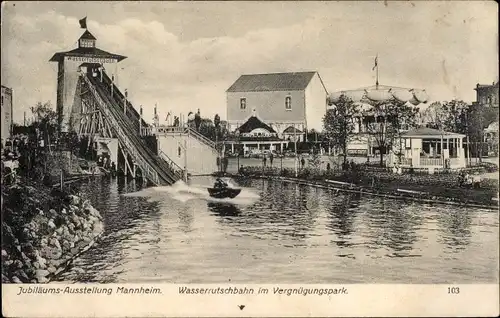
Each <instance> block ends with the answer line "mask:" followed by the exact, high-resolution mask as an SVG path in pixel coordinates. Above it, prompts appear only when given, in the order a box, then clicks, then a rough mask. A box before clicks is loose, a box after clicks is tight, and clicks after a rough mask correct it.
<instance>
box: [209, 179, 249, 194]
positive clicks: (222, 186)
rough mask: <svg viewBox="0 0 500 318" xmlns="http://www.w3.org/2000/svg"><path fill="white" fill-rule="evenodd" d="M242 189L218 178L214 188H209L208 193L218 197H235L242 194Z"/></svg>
mask: <svg viewBox="0 0 500 318" xmlns="http://www.w3.org/2000/svg"><path fill="white" fill-rule="evenodd" d="M240 192H241V189H234V188H230V187H229V185H228V184H227V183H226V182H224V181H222V179H220V178H217V180H216V181H215V184H214V187H213V188H208V194H209V195H210V196H211V197H212V198H217V199H226V198H230V199H234V198H236V197H237V196H238V194H240Z"/></svg>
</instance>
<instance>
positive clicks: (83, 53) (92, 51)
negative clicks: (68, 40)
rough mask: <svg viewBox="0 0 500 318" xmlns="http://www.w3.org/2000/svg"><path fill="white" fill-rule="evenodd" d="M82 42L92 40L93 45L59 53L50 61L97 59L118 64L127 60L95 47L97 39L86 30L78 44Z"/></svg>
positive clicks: (80, 46) (124, 57)
mask: <svg viewBox="0 0 500 318" xmlns="http://www.w3.org/2000/svg"><path fill="white" fill-rule="evenodd" d="M81 40H90V41H91V43H92V45H91V46H83V45H81V44H79V45H78V47H77V48H76V49H73V50H71V51H67V52H57V53H56V54H54V56H52V58H51V59H50V60H49V61H50V62H59V61H62V60H63V59H64V57H65V56H72V57H84V58H96V59H116V60H118V62H120V61H121V60H124V59H126V58H127V57H126V56H123V55H119V54H114V53H110V52H107V51H104V50H101V49H98V48H97V47H95V41H96V40H97V39H96V37H95V36H94V35H92V33H90V32H89V31H88V30H85V32H83V34H82V35H81V36H80V38H79V39H78V43H81V42H82V41H81Z"/></svg>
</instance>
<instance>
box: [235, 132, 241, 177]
mask: <svg viewBox="0 0 500 318" xmlns="http://www.w3.org/2000/svg"><path fill="white" fill-rule="evenodd" d="M236 127H239V125H238V123H236ZM236 129H238V128H236ZM240 147H241V145H240V134H239V133H238V150H237V158H238V159H237V160H238V163H237V167H236V168H237V169H238V170H237V171H240Z"/></svg>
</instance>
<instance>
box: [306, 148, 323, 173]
mask: <svg viewBox="0 0 500 318" xmlns="http://www.w3.org/2000/svg"><path fill="white" fill-rule="evenodd" d="M309 166H310V167H311V168H312V169H313V170H315V171H316V170H319V169H320V168H321V156H320V154H319V149H318V148H317V147H313V152H312V156H311V159H309Z"/></svg>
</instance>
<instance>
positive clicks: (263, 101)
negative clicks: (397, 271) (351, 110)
mask: <svg viewBox="0 0 500 318" xmlns="http://www.w3.org/2000/svg"><path fill="white" fill-rule="evenodd" d="M226 93H227V121H228V126H229V130H230V131H231V132H234V131H235V130H236V129H237V128H238V127H239V126H241V125H243V124H244V123H246V122H247V121H248V120H249V119H250V118H251V117H254V116H257V117H258V118H259V119H260V120H262V121H263V122H264V123H265V124H267V125H269V126H270V127H271V128H272V129H273V130H274V131H276V133H277V134H278V136H279V137H280V138H283V134H284V133H286V131H289V130H290V129H297V130H299V131H300V133H302V134H304V133H305V132H306V131H308V130H312V129H314V130H316V131H321V130H322V128H323V116H324V114H325V112H326V107H327V103H326V101H327V95H328V92H327V90H326V88H325V85H324V84H323V81H322V79H321V77H320V76H319V73H318V72H295V73H273V74H252V75H242V76H240V78H238V80H236V82H234V84H233V85H231V87H230V88H229V89H228V90H227V91H226ZM290 127H292V128H290Z"/></svg>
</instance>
